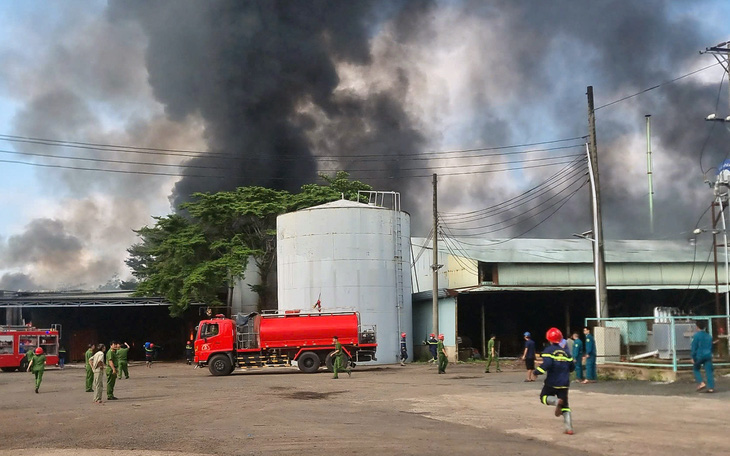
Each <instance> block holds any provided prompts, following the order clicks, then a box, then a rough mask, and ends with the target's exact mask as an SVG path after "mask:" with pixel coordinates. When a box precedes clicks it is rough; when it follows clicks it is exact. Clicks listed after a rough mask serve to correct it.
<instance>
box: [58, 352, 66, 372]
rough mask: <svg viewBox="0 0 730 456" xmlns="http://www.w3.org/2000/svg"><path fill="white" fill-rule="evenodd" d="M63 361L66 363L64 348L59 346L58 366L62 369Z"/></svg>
mask: <svg viewBox="0 0 730 456" xmlns="http://www.w3.org/2000/svg"><path fill="white" fill-rule="evenodd" d="M65 363H66V348H64V347H61V348H59V349H58V367H59V368H61V369H63V366H64V364H65Z"/></svg>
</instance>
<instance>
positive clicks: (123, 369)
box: [117, 342, 129, 380]
mask: <svg viewBox="0 0 730 456" xmlns="http://www.w3.org/2000/svg"><path fill="white" fill-rule="evenodd" d="M117 346H118V347H119V348H118V349H117V358H119V380H121V379H122V378H123V377H126V378H129V369H128V364H127V357H128V355H129V344H128V343H126V342H124V347H125V348H122V345H121V344H118V345H117Z"/></svg>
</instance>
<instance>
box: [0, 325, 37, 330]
mask: <svg viewBox="0 0 730 456" xmlns="http://www.w3.org/2000/svg"><path fill="white" fill-rule="evenodd" d="M0 331H38V328H36V327H35V326H25V325H0Z"/></svg>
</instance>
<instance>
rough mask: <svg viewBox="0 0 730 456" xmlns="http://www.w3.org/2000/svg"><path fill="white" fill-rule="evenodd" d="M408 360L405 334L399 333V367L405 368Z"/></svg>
mask: <svg viewBox="0 0 730 456" xmlns="http://www.w3.org/2000/svg"><path fill="white" fill-rule="evenodd" d="M407 359H408V346H407V345H406V333H400V365H401V366H405V365H406V360H407Z"/></svg>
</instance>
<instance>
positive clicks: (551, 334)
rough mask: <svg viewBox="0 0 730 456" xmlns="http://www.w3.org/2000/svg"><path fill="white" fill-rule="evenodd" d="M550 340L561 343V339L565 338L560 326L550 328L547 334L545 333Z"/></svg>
mask: <svg viewBox="0 0 730 456" xmlns="http://www.w3.org/2000/svg"><path fill="white" fill-rule="evenodd" d="M545 337H546V338H547V340H548V342H550V343H552V344H559V343H560V341H561V340H563V333H562V332H560V330H559V329H558V328H550V329H548V332H547V334H546V335H545Z"/></svg>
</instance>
